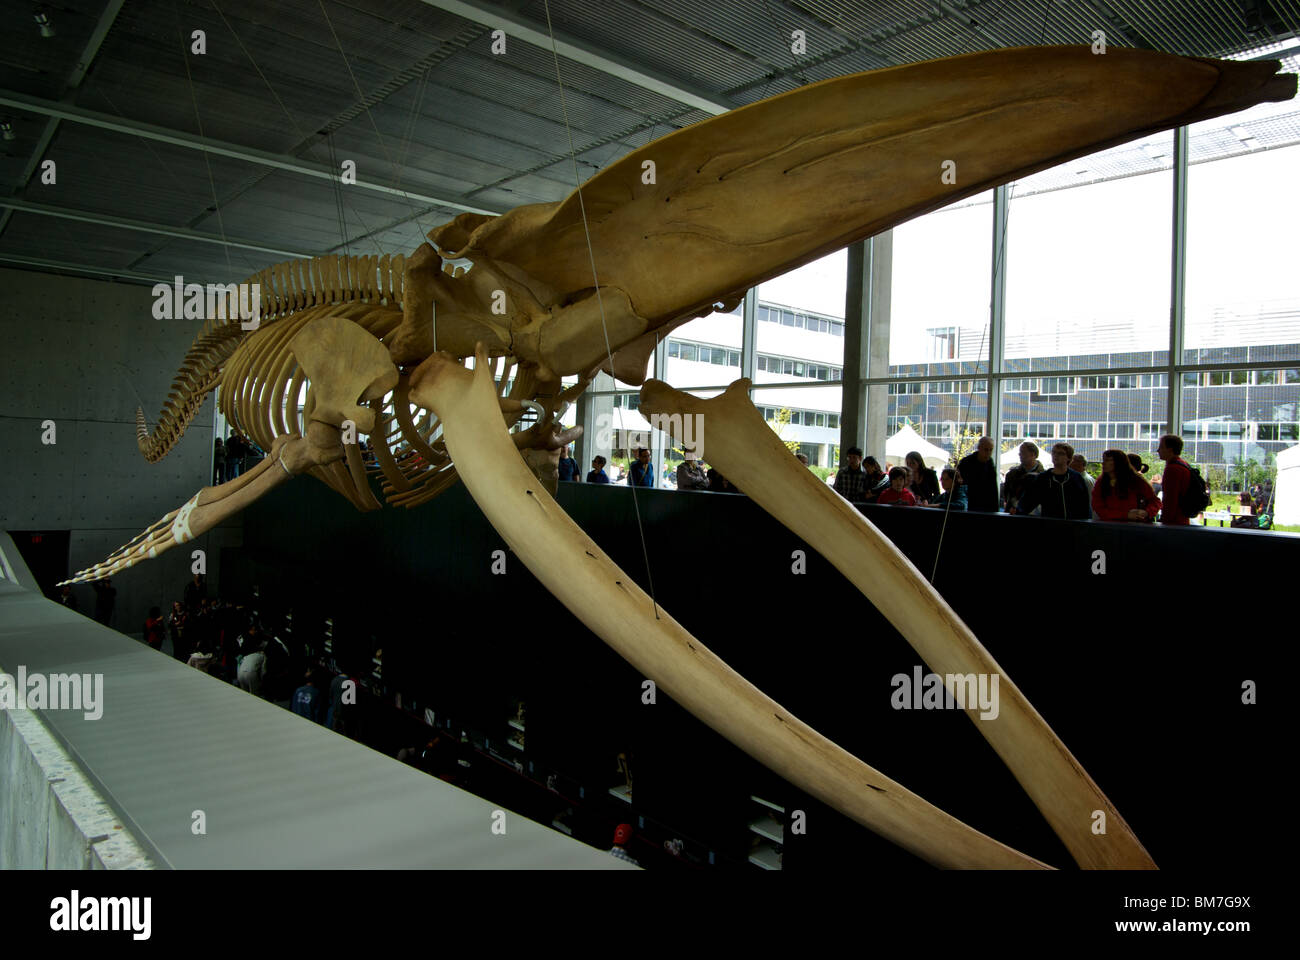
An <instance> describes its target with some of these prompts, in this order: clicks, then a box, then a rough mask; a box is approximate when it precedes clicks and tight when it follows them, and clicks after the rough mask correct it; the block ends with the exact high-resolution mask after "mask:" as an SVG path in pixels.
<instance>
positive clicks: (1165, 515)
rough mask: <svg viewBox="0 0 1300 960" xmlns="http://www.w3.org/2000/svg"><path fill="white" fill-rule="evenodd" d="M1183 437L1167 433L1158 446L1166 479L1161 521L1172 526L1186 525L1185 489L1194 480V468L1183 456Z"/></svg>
mask: <svg viewBox="0 0 1300 960" xmlns="http://www.w3.org/2000/svg"><path fill="white" fill-rule="evenodd" d="M1182 453H1183V438H1182V437H1179V436H1175V435H1174V434H1172V433H1167V434H1165V435H1164V436H1163V437H1161V438H1160V445H1159V446H1158V447H1156V456H1157V457H1159V458H1160V459H1161V460H1163V461H1164V462H1165V475H1164V479H1162V480H1161V481H1160V494H1161V496H1162V498H1163V499H1164V502H1165V505H1164V510H1162V511H1161V513H1160V522H1161V523H1166V524H1170V525H1172V526H1179V527H1185V526H1187V525H1188V517H1186V516H1184V515H1183V511H1182V506H1181V504H1180V503H1179V501H1180V500H1181V499H1182V496H1183V491H1184V490H1186V489H1187V485H1188V484H1189V483H1191V481H1192V468H1191V467H1190V466H1188V465H1187V461H1186V460H1184V459H1183V458H1182Z"/></svg>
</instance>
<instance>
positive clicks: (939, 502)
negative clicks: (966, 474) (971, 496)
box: [929, 467, 966, 510]
mask: <svg viewBox="0 0 1300 960" xmlns="http://www.w3.org/2000/svg"><path fill="white" fill-rule="evenodd" d="M939 484H940V486H942V487H943V493H941V494H939V496H937V497H935V498H934V499H933V500H931V501H930V503H929V505H930V506H932V507H941V508H942V509H944V510H965V509H966V487H965V485H963V484H962V482H961V478H960V477H959V476H958V475H957V471H956V470H955V469H953V468H952V467H944V468H943V470H941V471H940V472H939Z"/></svg>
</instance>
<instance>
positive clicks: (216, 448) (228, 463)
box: [212, 430, 266, 487]
mask: <svg viewBox="0 0 1300 960" xmlns="http://www.w3.org/2000/svg"><path fill="white" fill-rule="evenodd" d="M265 456H266V454H265V453H264V452H263V451H262V448H261V447H259V446H258V445H257V444H255V443H254V442H253V441H252V440H250V439H248V437H246V436H244V435H243V434H242V433H240V432H239V431H238V430H236V431H234V432H233V433H231V434H230V436H229V437H227V438H226V439H225V440H224V441H223V440H222V439H221V438H220V437H217V439H216V440H215V441H214V442H213V444H212V485H213V486H214V487H215V486H216V485H217V484H220V483H228V482H229V481H231V480H234V479H235V478H236V477H238V476H239V475H240V474H241V473H247V472H248V471H249V470H252V469H253V468H254V467H255V466H257V465H258V464H259V463H261V462H262V460H263V458H264V457H265Z"/></svg>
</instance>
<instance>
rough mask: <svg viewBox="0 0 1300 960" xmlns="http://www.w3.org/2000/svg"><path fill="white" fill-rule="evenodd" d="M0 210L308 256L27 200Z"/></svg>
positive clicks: (1, 201)
mask: <svg viewBox="0 0 1300 960" xmlns="http://www.w3.org/2000/svg"><path fill="white" fill-rule="evenodd" d="M0 207H3V208H7V209H9V210H16V211H18V212H19V213H34V214H37V215H38V216H42V217H59V218H61V219H63V220H76V221H77V222H78V223H94V224H98V225H99V226H102V227H116V228H118V229H120V230H134V231H136V232H137V233H157V234H160V235H162V236H164V237H179V238H180V239H182V240H196V241H198V242H199V243H215V244H218V245H220V246H223V247H241V248H242V249H244V250H257V251H259V252H261V253H273V254H275V255H277V256H286V257H293V258H295V259H305V258H308V257H311V256H312V254H310V253H303V252H302V251H299V250H284V249H282V248H280V247H268V246H266V245H264V244H260V243H252V242H250V241H248V240H237V239H235V238H234V237H222V236H218V235H217V234H215V233H203V232H201V231H199V230H191V229H190V228H189V227H171V226H167V225H166V224H162V223H149V222H147V221H145V220H130V219H127V218H126V217H114V216H109V215H108V214H105V213H94V212H92V211H90V210H76V209H74V208H72V207H52V206H49V205H47V204H43V203H31V202H29V201H27V200H15V199H10V198H7V197H0Z"/></svg>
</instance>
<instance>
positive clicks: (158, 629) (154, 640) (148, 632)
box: [144, 607, 163, 650]
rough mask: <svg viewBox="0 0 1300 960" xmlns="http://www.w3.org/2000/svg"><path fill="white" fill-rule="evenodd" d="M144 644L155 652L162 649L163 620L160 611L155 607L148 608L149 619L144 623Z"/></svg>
mask: <svg viewBox="0 0 1300 960" xmlns="http://www.w3.org/2000/svg"><path fill="white" fill-rule="evenodd" d="M144 642H145V643H147V644H149V646H151V647H153V648H154V649H155V650H161V649H162V642H163V618H162V610H160V609H158V608H157V607H150V608H149V619H147V620H146V621H145V622H144Z"/></svg>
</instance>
